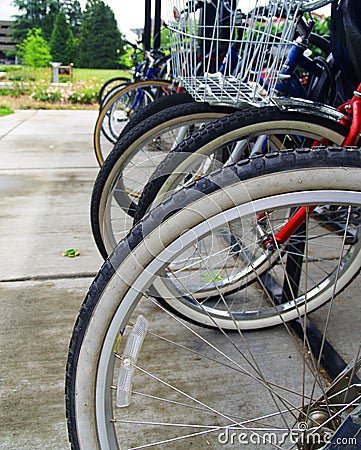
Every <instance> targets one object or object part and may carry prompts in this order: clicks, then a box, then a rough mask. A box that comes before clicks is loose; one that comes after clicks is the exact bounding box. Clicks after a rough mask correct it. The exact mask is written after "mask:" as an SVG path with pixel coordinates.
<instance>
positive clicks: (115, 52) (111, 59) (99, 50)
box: [79, 0, 124, 69]
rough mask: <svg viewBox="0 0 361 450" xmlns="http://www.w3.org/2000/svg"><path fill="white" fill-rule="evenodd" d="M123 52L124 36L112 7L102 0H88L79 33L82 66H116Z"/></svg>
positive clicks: (106, 67) (110, 67) (109, 67)
mask: <svg viewBox="0 0 361 450" xmlns="http://www.w3.org/2000/svg"><path fill="white" fill-rule="evenodd" d="M123 52H124V50H123V40H122V36H121V33H120V31H119V30H118V26H117V21H116V20H115V17H114V13H113V11H112V10H111V8H110V7H109V6H107V5H105V3H104V2H103V1H102V0H88V1H87V3H86V8H85V11H84V13H83V16H82V25H81V29H80V35H79V64H80V66H81V67H93V68H105V69H112V68H116V67H117V63H118V59H119V56H121V54H122V53H123Z"/></svg>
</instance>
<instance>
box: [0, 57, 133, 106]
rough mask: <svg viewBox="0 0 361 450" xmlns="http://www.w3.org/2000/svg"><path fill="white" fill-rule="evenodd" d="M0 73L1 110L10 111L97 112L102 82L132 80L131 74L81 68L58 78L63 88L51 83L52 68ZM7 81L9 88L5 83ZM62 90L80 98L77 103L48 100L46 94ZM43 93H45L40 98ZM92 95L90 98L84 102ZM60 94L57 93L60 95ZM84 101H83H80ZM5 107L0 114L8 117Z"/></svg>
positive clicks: (13, 68)
mask: <svg viewBox="0 0 361 450" xmlns="http://www.w3.org/2000/svg"><path fill="white" fill-rule="evenodd" d="M0 72H5V74H3V75H5V76H2V78H1V80H0V81H2V82H5V83H3V84H2V85H0V100H1V102H0V109H4V108H5V107H6V108H8V109H9V110H16V109H69V108H70V109H89V108H90V109H96V108H98V105H97V104H96V101H95V102H94V101H93V100H94V99H95V98H96V97H95V96H96V95H97V92H98V91H99V89H100V87H101V86H102V85H103V83H104V82H105V81H107V80H110V79H111V78H114V77H126V78H129V79H130V78H131V72H130V71H124V70H110V69H82V68H74V69H73V75H72V77H61V76H59V82H60V83H66V84H65V85H61V86H59V85H58V86H57V87H54V85H52V84H51V81H52V68H51V67H45V68H41V69H32V68H30V67H25V66H12V65H0ZM8 82H10V83H11V85H10V87H9V86H8V85H7V84H6V83H8ZM39 89H40V91H41V94H39V95H38V96H37V97H32V95H31V94H32V93H34V91H39ZM56 89H58V90H60V89H62V90H63V91H64V90H67V91H69V90H70V91H73V93H75V94H74V95H75V98H76V95H77V94H78V95H79V97H78V98H79V102H77V101H75V102H74V101H72V102H70V101H69V100H65V101H63V100H62V102H60V101H58V100H61V99H60V98H57V99H52V100H50V101H49V100H48V98H47V97H50V96H51V95H52V94H49V95H48V93H49V91H50V92H51V91H52V90H56ZM43 92H45V94H44V95H43ZM90 93H91V96H92V98H91V99H90V101H87V98H88V97H89V95H90ZM33 95H35V94H33ZM59 95H60V94H59ZM81 98H84V99H85V101H81ZM6 108H5V109H4V111H3V112H1V114H2V115H5V114H9V113H7V112H6Z"/></svg>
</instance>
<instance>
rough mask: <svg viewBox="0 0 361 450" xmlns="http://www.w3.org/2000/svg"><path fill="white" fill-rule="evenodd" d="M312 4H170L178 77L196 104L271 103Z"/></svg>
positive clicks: (239, 0)
mask: <svg viewBox="0 0 361 450" xmlns="http://www.w3.org/2000/svg"><path fill="white" fill-rule="evenodd" d="M304 4H307V0H203V1H196V0H168V17H167V26H168V28H169V30H170V42H171V55H172V66H173V76H174V79H175V80H176V81H177V82H178V83H179V84H180V86H182V87H184V88H185V89H186V90H187V91H188V92H189V94H190V95H192V96H193V97H194V99H195V100H196V101H206V102H208V103H212V104H231V105H240V104H243V103H246V104H252V105H259V106H261V105H265V104H268V103H269V102H270V99H271V98H272V97H273V96H275V95H276V93H277V83H278V82H279V80H280V78H281V77H282V74H281V69H282V67H283V65H284V64H285V61H286V60H287V56H288V52H289V49H290V45H291V44H292V41H293V38H294V35H295V29H296V26H295V25H296V20H297V18H298V16H299V14H300V13H301V8H302V6H303V5H304Z"/></svg>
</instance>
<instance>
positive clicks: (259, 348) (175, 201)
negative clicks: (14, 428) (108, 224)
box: [66, 148, 361, 450]
mask: <svg viewBox="0 0 361 450" xmlns="http://www.w3.org/2000/svg"><path fill="white" fill-rule="evenodd" d="M360 174H361V151H360V149H349V148H330V149H327V148H318V149H310V150H308V151H306V150H301V151H293V150H292V151H287V152H278V153H273V154H269V155H266V156H260V157H257V158H254V159H251V160H249V161H243V162H240V163H238V164H236V165H232V166H229V167H224V168H222V169H221V170H220V171H218V172H214V173H212V174H211V175H210V177H209V178H208V179H200V180H199V181H198V182H195V183H194V184H193V185H192V186H190V187H187V188H184V189H182V190H180V191H179V192H176V193H174V194H173V195H172V196H171V197H170V198H169V199H168V200H167V201H166V202H164V203H162V204H160V205H159V206H158V207H157V208H155V209H154V210H153V211H151V212H150V213H149V214H148V215H147V217H145V218H144V219H143V221H142V222H140V223H138V224H137V225H136V226H135V227H134V228H133V229H132V231H131V232H130V234H129V235H128V236H127V238H126V239H125V240H123V241H122V242H121V243H120V244H118V246H117V248H116V249H115V251H114V253H113V254H112V255H111V256H110V258H109V259H108V260H107V262H106V263H105V264H104V266H103V267H102V269H101V270H100V272H99V274H98V276H97V278H96V279H95V280H94V282H93V284H92V286H91V288H90V290H89V293H88V295H87V297H86V299H85V302H84V304H83V307H82V310H81V312H80V314H79V318H78V321H77V324H76V326H75V328H74V333H73V337H72V341H71V345H70V353H69V359H68V365H67V385H66V394H67V397H66V398H67V417H68V429H69V435H70V440H71V443H72V448H74V449H79V448H80V449H82V448H87V449H88V448H95V447H97V446H99V447H100V448H102V449H106V448H118V446H121V447H122V448H125V447H126V448H139V447H141V446H146V447H148V446H149V447H150V446H155V447H156V448H161V447H162V445H164V446H165V447H166V448H167V447H168V446H169V445H171V444H173V445H174V446H175V448H181V447H182V448H184V446H187V445H191V444H192V445H193V446H194V447H195V448H204V447H205V446H213V447H215V448H219V446H220V445H226V444H228V446H232V441H231V440H230V439H231V438H230V436H232V435H233V436H235V435H236V438H237V436H239V435H240V437H241V438H242V439H243V440H242V441H239V442H241V443H242V442H243V443H245V442H246V444H247V447H248V446H249V447H250V448H269V447H270V446H271V447H272V448H273V447H276V448H282V449H286V448H287V449H290V448H303V449H305V450H306V449H307V450H311V449H314V448H321V447H323V448H331V443H332V441H334V442H335V440H336V439H337V438H338V437H339V436H340V435H342V433H344V434H343V435H344V436H345V430H346V432H348V431H347V427H346V426H345V423H347V421H348V422H350V420H351V423H352V414H353V411H354V410H355V409H356V411H357V408H359V407H360V399H361V384H360V380H359V369H360V365H361V359H360V348H361V345H360V340H359V338H356V336H352V338H348V337H347V339H344V340H343V341H342V343H341V345H342V349H341V350H342V353H343V355H344V357H346V358H347V360H348V361H351V363H349V364H345V366H344V368H343V369H342V371H341V373H340V374H339V375H338V376H336V377H333V379H330V378H329V377H328V376H327V374H325V372H324V370H323V369H322V366H321V360H322V354H323V350H324V348H325V346H326V340H325V339H322V340H321V343H320V348H319V354H318V355H313V352H312V350H313V349H312V346H311V342H310V339H311V338H310V336H309V335H308V334H307V319H308V316H309V314H310V312H311V310H313V309H315V308H317V307H319V306H320V303H318V300H319V299H320V296H322V295H326V297H328V298H329V300H330V302H329V303H328V305H326V306H324V308H326V311H320V312H319V313H317V314H318V315H317V319H318V322H319V323H320V327H321V328H322V329H323V331H324V336H325V337H327V338H328V339H331V340H333V341H334V342H335V341H338V342H340V339H339V333H340V332H341V331H342V330H343V331H344V332H345V331H346V333H348V332H349V333H351V332H352V333H356V331H355V330H357V329H358V327H359V324H358V317H359V315H358V314H357V311H356V309H357V308H358V306H359V305H358V303H356V304H352V306H351V314H350V315H347V321H348V325H349V326H348V330H346V329H345V327H344V323H343V322H342V320H345V319H346V316H345V312H346V310H347V305H346V304H342V306H341V307H338V301H337V300H336V295H337V293H338V292H340V290H341V289H343V288H344V287H345V286H346V285H347V284H348V283H349V282H351V281H352V279H353V278H354V277H355V276H356V275H357V273H358V271H359V268H360V252H359V250H358V247H359V246H360V241H359V240H355V239H353V243H351V242H350V239H351V238H355V236H358V233H359V226H360V220H359V217H358V216H357V217H353V211H354V210H355V208H356V210H357V209H359V208H360V205H361V194H360V192H361V189H360V188H361V185H360V179H361V178H360ZM324 204H327V205H334V206H335V207H337V208H338V209H340V207H341V206H342V207H343V211H344V219H345V220H344V224H345V227H344V229H343V230H340V229H338V230H333V231H331V230H327V231H326V230H325V228H324V227H320V225H319V223H320V222H319V220H318V218H315V217H313V212H314V211H315V209H314V206H315V205H324ZM298 208H306V219H307V220H306V222H304V223H305V227H304V229H302V230H301V229H300V227H298V228H297V232H296V233H295V230H293V231H292V232H290V233H291V234H293V235H296V238H297V239H296V241H294V240H293V242H285V244H286V245H285V244H284V243H282V242H280V241H279V240H278V239H277V235H279V232H280V228H282V226H283V225H284V224H285V220H284V219H285V217H286V218H287V217H289V216H290V213H291V217H292V214H293V213H295V214H297V211H298ZM277 218H280V219H281V221H280V222H279V221H278V220H277ZM250 224H251V226H250ZM252 224H254V226H252ZM227 230H228V231H227ZM252 230H253V231H252ZM265 236H267V239H264V237H265ZM212 238H213V239H212ZM289 238H290V239H291V237H290V236H289ZM270 239H272V240H273V242H274V246H273V248H271V246H269V245H268V244H269V240H270ZM318 239H320V240H321V243H322V246H323V248H324V249H325V251H324V253H323V254H320V250H319V247H317V240H318ZM227 241H228V244H227ZM232 241H233V242H232ZM301 244H302V245H301ZM220 246H222V248H223V249H224V250H225V251H224V252H221V247H220ZM315 246H316V247H317V250H316V253H314V251H313V249H314V247H315ZM203 247H205V249H206V250H208V252H204V255H206V254H207V255H208V256H207V258H206V259H202V261H203V263H204V268H203V273H205V274H206V275H208V277H207V280H203V284H208V288H209V290H211V291H213V292H217V293H218V296H219V300H218V301H219V303H223V305H224V307H223V310H222V311H221V310H220V309H219V310H218V314H213V313H212V306H214V304H215V301H216V300H213V303H211V304H208V303H205V302H204V301H203V300H202V299H200V298H198V297H197V295H196V294H195V290H194V289H193V285H192V280H190V272H189V269H190V268H191V269H192V272H196V273H200V271H199V270H195V269H198V267H193V268H192V254H193V255H196V256H197V258H198V260H199V255H200V254H201V253H203ZM291 247H292V248H291ZM346 247H347V248H346ZM255 248H257V249H258V251H259V252H261V253H263V254H265V255H266V259H267V260H268V261H269V267H268V270H267V275H268V277H265V276H262V275H261V274H260V270H259V266H258V264H255V262H256V261H257V260H255V259H254V258H253V256H252V255H256V256H257V254H256V253H255ZM295 249H298V254H299V253H300V252H302V255H303V270H302V272H301V274H300V282H299V283H298V282H297V289H296V286H295V285H294V283H293V281H295V280H294V279H293V278H292V277H291V274H292V273H291V272H290V271H289V269H288V267H289V262H288V261H287V260H286V261H285V259H288V258H290V259H291V260H292V258H293V257H294V256H295V255H297V252H296V251H295ZM248 255H249V256H250V257H251V258H250V259H249V256H248ZM272 255H273V256H276V257H275V258H272ZM314 255H317V259H316V258H314ZM212 257H213V259H212ZM227 261H231V265H232V266H233V267H234V266H235V265H236V264H237V263H239V264H245V265H248V269H249V275H250V276H251V275H253V276H254V279H255V282H254V283H243V285H242V290H243V291H247V292H245V295H244V299H243V300H242V305H243V309H240V308H239V304H238V305H235V306H234V305H233V304H232V303H231V298H230V297H227V294H226V293H224V292H223V291H222V284H221V277H222V274H223V273H226V275H227V276H228V275H229V273H227ZM281 261H285V262H284V264H282V262H281ZM316 269H317V270H316ZM270 276H272V280H273V289H269V288H268V286H267V285H266V283H267V281H268V282H269V278H270ZM267 278H268V280H267ZM255 284H256V286H255ZM275 285H278V286H279V287H280V292H281V298H277V295H275V296H272V292H273V293H276V294H277V289H276V288H275ZM151 286H152V287H151ZM240 287H241V286H240ZM189 288H190V289H189ZM156 291H158V292H156ZM159 294H160V295H159ZM160 296H161V297H162V299H163V300H165V301H168V302H169V303H170V305H171V309H170V308H168V307H167V308H165V307H164V303H162V300H161V299H160ZM190 299H191V300H192V301H190ZM321 303H322V302H321ZM172 308H173V309H172ZM186 308H188V309H193V312H192V314H193V318H194V320H196V321H197V322H202V323H203V324H204V325H209V326H212V327H213V328H214V329H213V330H210V329H208V328H204V327H199V326H196V325H192V323H189V319H190V314H188V313H187V314H186V316H187V320H186V321H185V320H184V317H183V318H182V317H179V315H181V314H182V311H183V312H184V310H185V309H186ZM197 314H198V316H199V317H200V318H201V319H200V320H199V317H197ZM333 314H334V315H335V316H336V320H334V318H335V317H334V316H333ZM163 315H164V316H165V318H164V319H162V316H163ZM337 319H340V320H339V322H338V321H337ZM290 320H296V321H297V322H298V325H299V327H301V328H302V330H303V331H304V334H305V336H304V338H303V339H302V340H301V341H299V340H298V338H296V337H295V336H294V334H293V332H292V328H291V325H290V323H289V321H290ZM275 324H279V325H280V326H279V327H273V328H267V329H265V330H262V331H253V332H250V331H244V330H249V329H254V330H260V328H262V327H270V326H272V325H275ZM229 328H233V329H234V331H233V332H232V333H229V332H227V330H228V329H229ZM349 330H350V331H349ZM351 330H353V331H351ZM326 332H327V335H326ZM275 361H276V362H277V363H276V364H275ZM353 417H355V416H353ZM358 431H359V426H358V425H357V424H356V430H354V434H353V435H351V437H352V439H355V440H354V441H352V442H353V445H354V447H350V448H358V446H359V443H360V436H359V433H358ZM346 435H347V436H348V437H349V438H351V437H350V434H346ZM226 437H227V439H226ZM245 438H246V441H245V440H244V439H245ZM350 442H351V441H350ZM190 443H191V444H190ZM252 444H254V445H253V446H252ZM177 446H178V447H177Z"/></svg>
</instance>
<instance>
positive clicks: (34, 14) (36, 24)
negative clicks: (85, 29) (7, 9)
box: [13, 0, 81, 42]
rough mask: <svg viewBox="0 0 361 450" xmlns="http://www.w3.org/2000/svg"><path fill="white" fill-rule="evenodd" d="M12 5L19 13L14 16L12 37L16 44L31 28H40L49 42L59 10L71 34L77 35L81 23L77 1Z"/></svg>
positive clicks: (23, 0)
mask: <svg viewBox="0 0 361 450" xmlns="http://www.w3.org/2000/svg"><path fill="white" fill-rule="evenodd" d="M13 4H14V6H16V7H17V8H18V9H19V11H20V13H21V14H19V15H15V16H14V17H15V23H14V27H13V28H14V30H13V37H14V40H16V41H18V42H21V41H22V40H23V39H25V37H26V36H27V32H28V31H29V30H30V29H33V28H41V30H42V33H43V37H44V38H45V39H46V40H47V41H50V38H51V35H52V31H53V27H54V23H55V18H56V16H57V14H58V12H59V11H60V10H61V11H63V12H64V14H65V17H66V19H67V22H68V23H69V25H70V27H71V28H72V31H73V34H74V35H75V36H77V35H78V32H79V29H80V21H81V10H80V3H79V1H78V0H13Z"/></svg>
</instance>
